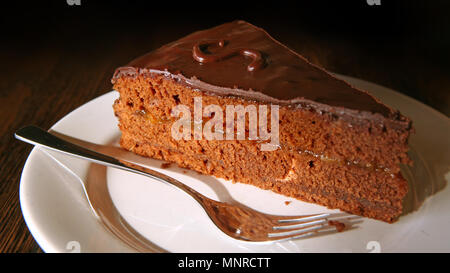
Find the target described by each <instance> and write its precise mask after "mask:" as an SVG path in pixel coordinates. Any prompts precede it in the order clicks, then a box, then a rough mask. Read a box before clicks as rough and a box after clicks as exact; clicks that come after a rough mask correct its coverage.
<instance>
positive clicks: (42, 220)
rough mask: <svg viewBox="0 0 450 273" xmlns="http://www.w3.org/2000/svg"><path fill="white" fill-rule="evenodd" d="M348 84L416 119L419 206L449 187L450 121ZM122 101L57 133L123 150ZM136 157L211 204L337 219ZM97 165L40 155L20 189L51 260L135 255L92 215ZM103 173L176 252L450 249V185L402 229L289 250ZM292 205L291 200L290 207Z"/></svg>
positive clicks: (189, 204)
mask: <svg viewBox="0 0 450 273" xmlns="http://www.w3.org/2000/svg"><path fill="white" fill-rule="evenodd" d="M340 77H342V78H343V79H345V80H347V81H348V82H350V83H351V84H353V85H354V86H356V87H359V88H362V89H365V90H368V91H369V92H371V93H372V94H374V95H375V96H377V97H378V98H380V99H381V100H382V101H383V102H385V103H386V104H388V105H391V106H393V107H394V108H397V109H399V110H400V111H401V112H402V113H403V114H404V115H406V116H409V117H410V118H411V119H412V120H413V121H414V126H415V128H416V134H415V135H413V136H412V137H411V141H410V144H411V147H412V149H413V150H412V156H413V157H414V159H415V160H416V162H417V164H416V167H414V168H412V169H411V168H410V169H407V170H405V173H406V175H407V176H408V177H409V178H410V180H412V183H414V184H415V186H414V188H415V189H416V191H415V192H414V194H412V195H411V200H412V201H414V200H413V199H414V198H417V199H423V196H426V195H429V194H430V192H433V191H436V188H440V187H441V186H442V185H445V183H446V181H447V182H448V181H450V172H449V170H450V151H449V149H450V121H449V119H448V118H447V117H446V116H444V115H443V114H441V113H439V112H437V111H435V110H433V109H432V108H430V107H428V106H426V105H424V104H421V103H419V102H417V101H415V100H413V99H411V98H409V97H406V96H404V95H402V94H399V93H397V92H395V91H392V90H389V89H387V88H384V87H381V86H378V85H375V84H372V83H368V82H365V81H362V80H358V79H353V78H349V77H343V76H340ZM117 96H118V94H117V93H116V92H114V91H113V92H110V93H107V94H105V95H103V96H101V97H99V98H97V99H95V100H92V101H90V102H88V103H86V104H85V105H83V106H81V107H80V108H78V109H76V110H75V111H73V112H72V113H70V114H68V115H67V116H66V117H64V118H63V119H61V120H60V121H59V122H58V123H57V124H55V125H54V126H53V127H52V130H54V131H56V132H59V133H62V134H65V135H69V136H73V137H75V138H77V139H80V140H84V141H88V142H91V143H94V144H110V145H117V144H115V143H117V140H118V138H119V136H120V132H119V130H118V128H117V120H116V118H115V116H114V114H113V111H112V104H113V102H114V100H115V99H116V98H117ZM18 145H19V144H18ZM128 159H129V160H132V161H135V162H137V163H140V164H145V165H148V166H151V167H153V168H155V169H157V170H159V171H160V172H163V173H166V174H169V175H172V176H174V177H175V178H177V179H179V180H181V181H183V182H184V183H186V184H188V185H189V186H191V187H193V188H195V189H196V190H198V191H199V192H200V193H203V194H205V195H207V196H209V197H211V198H221V197H223V196H224V195H230V196H231V197H232V198H234V199H236V200H239V201H240V202H242V203H244V204H246V205H248V206H250V207H252V208H255V209H257V210H260V211H263V212H267V213H272V214H283V215H299V214H311V213H317V212H326V211H329V210H327V209H326V208H324V207H321V206H318V205H314V204H309V203H305V202H301V201H298V200H294V199H292V198H288V197H285V196H281V195H278V194H275V193H272V192H269V191H264V190H260V189H258V188H256V187H253V186H249V185H244V184H239V183H237V184H233V183H230V182H228V181H223V180H221V179H216V178H214V177H209V176H203V175H198V174H196V173H194V172H192V171H185V170H184V171H183V170H182V169H179V168H176V167H171V168H168V169H163V168H160V164H161V162H159V161H156V160H152V159H146V158H141V157H139V156H132V157H131V158H128ZM93 166H94V164H91V163H88V162H86V161H82V160H79V159H74V158H71V157H68V156H65V155H61V154H58V153H54V152H46V151H44V150H41V149H37V148H34V149H33V150H32V152H31V153H30V155H29V157H28V160H27V162H26V164H25V167H24V169H23V173H22V177H21V182H20V204H21V208H22V212H23V215H24V218H25V221H26V223H27V225H28V228H29V229H30V231H31V233H32V235H33V237H34V238H35V239H36V241H37V242H38V243H39V245H40V246H41V248H42V249H43V250H44V251H45V252H69V251H81V252H133V249H132V248H130V247H128V246H127V245H126V244H125V243H123V242H122V241H120V240H119V239H118V238H117V237H115V236H114V235H113V234H111V233H110V232H109V231H107V230H106V229H105V228H104V227H103V226H102V224H101V223H100V221H98V219H97V218H96V217H95V216H94V214H93V213H92V211H91V209H90V207H89V204H88V202H87V200H86V198H85V196H84V193H83V188H82V187H81V186H80V184H79V181H80V180H85V179H92V178H89V177H90V172H91V171H92V168H93ZM95 168H98V167H95ZM101 168H103V178H102V179H106V180H107V185H108V189H109V193H110V196H111V199H112V200H113V202H114V205H115V206H116V208H117V209H118V211H119V212H120V213H121V214H122V216H123V217H124V218H125V219H126V221H127V222H128V223H129V224H130V225H131V226H132V227H134V229H135V230H137V231H139V232H140V233H141V234H142V235H143V236H144V237H146V238H147V239H149V240H150V241H151V242H153V243H154V244H156V245H157V246H159V247H161V248H162V249H164V250H167V251H170V252H371V251H381V252H400V251H401V252H435V251H437V252H448V251H450V232H448V231H449V230H450V217H449V211H450V188H449V187H444V188H443V190H440V191H439V192H437V194H434V195H433V196H432V197H429V198H428V199H427V200H426V201H425V203H424V204H423V205H422V206H421V207H420V209H419V210H417V211H414V212H411V213H408V214H406V215H404V216H402V217H401V218H400V219H399V221H398V222H396V223H394V224H386V223H383V222H380V221H375V220H371V219H365V220H364V222H363V223H362V224H361V225H360V226H359V228H357V229H354V230H350V231H347V232H342V233H337V234H333V235H326V236H322V237H315V238H310V239H305V240H296V241H289V242H283V243H248V242H242V241H238V240H234V239H231V238H229V237H227V236H226V235H224V234H223V233H222V232H221V231H219V230H218V229H217V228H216V227H215V226H214V225H213V224H212V222H211V221H210V220H209V218H208V217H207V216H206V214H205V213H204V211H203V210H202V209H201V207H200V206H198V204H197V203H196V202H195V201H194V200H192V199H191V197H189V196H187V195H186V194H184V193H183V192H181V191H179V190H177V189H175V188H173V187H170V186H168V185H165V184H162V183H160V182H156V181H152V180H151V179H148V178H144V177H140V176H139V175H135V174H130V173H127V172H123V171H120V170H116V169H112V168H106V167H101ZM97 179H98V178H97ZM285 201H292V202H291V203H290V204H289V205H286V204H285Z"/></svg>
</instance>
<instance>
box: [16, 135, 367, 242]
mask: <svg viewBox="0 0 450 273" xmlns="http://www.w3.org/2000/svg"><path fill="white" fill-rule="evenodd" d="M15 137H16V138H17V139H19V140H22V141H24V142H27V143H30V144H33V145H36V146H40V147H44V148H47V149H50V150H53V151H58V152H62V153H64V154H68V155H72V156H75V157H78V158H82V159H86V160H89V161H91V162H94V163H98V164H101V165H104V166H108V167H113V168H117V169H121V170H125V171H130V172H132V173H137V174H141V175H144V176H147V177H150V178H153V179H156V180H158V181H160V182H164V183H169V184H171V185H173V186H176V187H177V188H179V189H181V190H183V191H184V192H185V193H187V194H189V195H190V196H192V197H193V198H194V199H195V200H196V201H197V202H198V203H199V204H200V205H201V206H202V207H203V208H204V210H205V211H206V213H207V214H208V216H209V217H210V218H211V220H212V221H213V222H214V224H215V225H216V226H217V227H218V228H219V229H220V230H222V231H223V232H224V233H225V234H227V235H229V236H230V237H232V238H234V239H238V240H243V241H251V242H263V241H283V240H292V239H298V238H307V237H311V236H316V235H320V234H329V233H335V232H338V231H343V230H348V229H351V228H353V225H354V224H356V223H359V222H361V219H362V218H361V217H359V216H355V215H350V214H346V213H322V214H313V215H302V216H277V215H269V214H265V213H261V212H258V211H256V210H254V209H251V208H249V207H247V206H245V205H243V204H240V203H237V202H235V203H226V202H219V201H215V200H212V199H210V198H208V197H206V196H204V195H202V194H200V193H198V192H197V191H195V190H194V189H192V188H190V187H188V186H186V185H185V184H183V183H181V182H180V181H178V180H176V179H174V178H172V177H169V176H167V175H164V174H162V173H159V172H157V171H155V170H152V169H149V168H145V167H143V166H139V165H136V164H133V163H130V162H127V161H124V160H119V159H116V158H113V157H110V156H107V155H105V154H101V153H98V152H95V151H92V150H89V149H86V148H84V147H81V146H78V145H75V144H73V143H70V142H68V141H65V140H63V139H61V138H59V137H57V136H55V135H53V134H51V133H49V132H47V131H45V130H43V129H41V128H38V127H36V126H27V127H24V128H22V129H20V130H18V131H17V132H16V133H15ZM88 199H89V198H88ZM91 206H92V205H91ZM134 236H135V237H136V236H137V237H138V236H139V235H136V234H134Z"/></svg>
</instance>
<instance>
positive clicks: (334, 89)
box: [112, 21, 410, 129]
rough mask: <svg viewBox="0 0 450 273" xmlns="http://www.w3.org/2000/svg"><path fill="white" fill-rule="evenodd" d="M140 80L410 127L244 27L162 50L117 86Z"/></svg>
mask: <svg viewBox="0 0 450 273" xmlns="http://www.w3.org/2000/svg"><path fill="white" fill-rule="evenodd" d="M138 74H163V75H165V76H167V77H170V78H172V79H175V80H177V81H178V82H181V83H183V84H186V85H188V86H190V87H192V88H194V89H199V90H201V91H204V92H206V93H208V94H213V95H218V96H237V97H242V98H245V99H251V100H255V101H264V102H269V103H278V104H282V105H286V104H288V105H293V106H296V107H300V108H301V107H306V108H313V109H315V110H317V111H319V112H320V113H323V112H331V113H333V114H335V115H337V116H351V117H353V118H356V117H357V118H363V119H376V120H379V121H383V120H384V121H386V119H388V120H389V121H390V122H389V123H390V124H391V125H394V126H393V127H397V128H405V129H409V127H410V122H409V120H408V119H407V118H405V117H403V116H402V115H400V114H399V113H398V112H397V111H394V110H393V109H391V108H389V107H387V106H386V105H384V104H382V103H381V102H380V101H378V100H377V99H376V98H374V97H373V96H371V95H370V94H368V93H367V92H365V91H361V90H358V89H356V88H353V87H351V86H350V85H349V84H348V83H346V82H344V81H342V80H339V79H337V78H335V77H334V76H332V75H331V74H330V73H328V72H326V71H325V70H324V69H322V68H320V67H317V66H315V65H313V64H311V63H309V62H308V61H307V60H306V59H305V58H304V57H302V56H301V55H299V54H297V53H295V52H294V51H292V50H290V49H289V48H287V47H286V46H284V45H282V44H281V43H279V42H278V41H276V40H275V39H273V38H272V37H271V36H270V35H269V34H268V33H267V32H265V31H264V30H263V29H261V28H257V27H255V26H253V25H251V24H249V23H247V22H244V21H234V22H230V23H226V24H223V25H220V26H217V27H214V28H211V29H207V30H203V31H198V32H194V33H192V34H190V35H188V36H186V37H184V38H181V39H179V40H177V41H174V42H172V43H169V44H167V45H165V46H162V47H161V48H159V49H156V50H154V51H152V52H150V53H148V54H146V55H143V56H141V57H139V58H137V59H135V60H133V61H132V62H131V63H129V64H128V65H127V66H124V67H120V68H118V69H117V70H116V72H115V74H114V77H113V80H112V81H113V83H114V81H115V79H117V78H120V77H122V76H137V75H138ZM389 127H391V126H389Z"/></svg>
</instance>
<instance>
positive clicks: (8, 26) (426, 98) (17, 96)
mask: <svg viewBox="0 0 450 273" xmlns="http://www.w3.org/2000/svg"><path fill="white" fill-rule="evenodd" d="M80 2H81V5H79V6H77V5H73V6H70V5H68V4H67V1H66V0H59V1H16V3H14V4H11V3H8V4H5V3H2V4H1V6H0V30H1V33H0V136H1V146H0V154H1V156H0V252H39V251H41V250H40V248H39V246H38V245H37V244H36V243H35V242H34V240H33V238H32V237H31V235H30V234H29V232H28V230H27V228H26V225H25V223H24V221H23V219H22V215H21V212H20V205H19V199H18V185H19V179H20V173H21V170H22V167H23V164H24V162H25V159H26V157H27V155H28V152H29V151H30V150H31V147H30V146H28V145H26V144H24V143H19V142H18V141H16V140H15V139H14V138H13V133H14V131H15V130H17V129H18V128H20V127H21V126H24V125H27V124H35V125H38V126H41V127H43V128H45V129H48V128H49V127H51V126H52V125H53V124H54V123H55V122H56V121H58V120H59V119H61V118H62V117H63V116H65V115H66V114H68V113H69V112H70V111H72V110H74V109H75V108H76V107H78V106H80V105H82V104H84V103H85V102H87V101H89V100H91V99H93V98H95V97H97V96H99V95H101V94H103V93H106V92H108V91H110V90H111V89H112V85H111V84H110V78H111V76H112V74H113V72H114V69H115V68H116V67H118V66H121V65H124V64H126V63H127V62H129V61H130V60H131V59H133V58H135V57H137V56H139V55H141V54H143V53H146V52H148V51H150V50H152V49H155V48H157V47H159V46H161V45H163V44H165V43H167V42H170V41H172V40H175V39H178V38H180V37H182V36H184V35H186V34H189V33H190V32H193V31H196V30H200V29H204V28H209V27H213V26H215V25H218V24H221V23H224V22H228V21H232V20H235V19H243V20H247V21H249V22H250V23H252V24H255V25H257V26H260V27H262V28H264V29H266V30H267V31H268V32H269V33H270V34H271V35H272V36H273V37H275V38H276V39H278V40H280V41H281V42H283V43H285V44H287V45H288V46H289V47H291V48H292V49H294V50H295V51H297V52H299V53H300V54H302V55H304V56H305V57H307V58H308V59H309V60H310V61H311V62H313V63H315V64H318V65H321V66H323V67H325V68H326V69H328V70H330V71H332V72H336V73H340V74H344V75H349V76H353V77H357V78H361V79H364V80H368V81H372V82H375V83H378V84H381V85H384V86H387V87H389V88H392V89H394V90H397V91H399V92H402V93H404V94H406V95H408V96H411V97H413V98H415V99H417V100H419V101H421V102H423V103H425V104H427V105H429V106H431V107H433V108H435V109H437V110H438V111H440V112H442V113H444V114H445V115H447V116H450V68H449V65H450V52H449V49H450V19H449V18H450V16H449V14H450V1H444V0H442V1H439V0H437V1H414V0H409V1H406V0H405V1H394V0H381V1H380V2H381V5H379V6H377V5H374V6H370V5H368V4H367V1H366V0H340V1H339V0H331V1H323V0H316V1H312V0H311V1H296V3H295V4H293V3H290V2H285V1H271V2H270V3H265V2H264V1H258V2H245V1H240V2H238V1H209V2H201V1H185V2H184V3H179V2H177V1H175V2H173V1H158V2H156V1H125V0H123V1H93V0H80Z"/></svg>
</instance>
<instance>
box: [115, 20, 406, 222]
mask: <svg viewBox="0 0 450 273" xmlns="http://www.w3.org/2000/svg"><path fill="white" fill-rule="evenodd" d="M112 82H113V84H114V88H115V89H116V90H117V91H118V92H119V93H120V98H119V99H118V100H117V101H116V102H115V104H114V111H115V114H116V116H117V117H118V119H119V128H120V130H121V132H122V136H121V142H120V143H121V146H122V147H123V148H125V149H127V150H130V151H133V152H135V153H137V154H140V155H143V156H148V157H152V158H157V159H162V160H166V161H169V162H173V163H176V164H178V165H179V166H181V167H185V168H189V169H193V170H196V171H198V172H200V173H203V174H208V175H213V176H216V177H221V178H224V179H227V180H232V181H235V182H241V183H248V184H252V185H255V186H257V187H259V188H262V189H267V190H272V191H274V192H277V193H280V194H283V195H286V196H290V197H294V198H297V199H299V200H303V201H307V202H313V203H317V204H320V205H323V206H327V207H329V208H338V209H341V210H343V211H346V212H350V213H353V214H358V215H362V216H366V217H370V218H375V219H379V220H383V221H386V222H393V221H395V220H396V219H397V218H398V216H399V215H400V214H401V212H402V200H403V198H404V196H405V194H406V193H407V191H408V186H407V182H406V181H405V179H404V178H403V177H402V175H401V173H400V164H411V162H410V159H409V158H408V156H407V151H408V137H409V135H410V132H411V131H412V127H411V122H410V120H409V119H408V118H406V117H404V116H402V115H401V114H400V113H399V112H398V111H395V110H394V109H391V108H390V107H388V106H386V105H384V104H383V103H381V102H380V101H379V100H378V99H376V98H374V97H373V96H371V95H370V94H368V93H367V92H365V91H362V90H358V89H356V88H354V87H352V86H350V85H349V84H348V83H346V82H344V81H342V80H339V79H337V78H335V77H334V76H333V75H331V74H330V73H328V72H326V71H325V70H324V69H322V68H320V67H317V66H315V65H313V64H311V63H309V62H308V61H307V60H306V59H305V58H304V57H302V56H301V55H299V54H297V53H295V52H293V51H292V50H290V49H289V48H287V47H286V46H284V45H282V44H281V43H280V42H278V41H276V40H274V39H273V38H272V37H271V36H270V35H269V34H268V33H266V32H265V31H264V30H263V29H260V28H257V27H255V26H253V25H251V24H249V23H247V22H244V21H234V22H230V23H226V24H223V25H220V26H217V27H214V28H211V29H208V30H203V31H198V32H195V33H192V34H190V35H188V36H186V37H184V38H181V39H179V40H177V41H174V42H172V43H169V44H167V45H165V46H162V47H161V48H159V49H156V50H154V51H152V52H150V53H148V54H146V55H144V56H142V57H139V58H137V59H135V60H133V61H131V62H130V63H129V64H128V65H126V66H124V67H120V68H118V69H117V70H116V72H115V74H114V76H113V79H112ZM199 102H200V106H202V108H200V109H201V110H198V109H196V107H198V106H199ZM211 105H212V106H214V107H215V108H213V109H215V110H216V111H215V112H214V113H213V114H210V113H206V112H205V109H207V106H211ZM180 106H183V107H184V108H183V107H181V108H180ZM230 106H231V108H230ZM238 106H241V108H238ZM233 107H235V108H234V110H236V111H235V112H234V113H233V112H232V111H231V114H230V115H228V112H227V110H229V109H233ZM252 107H253V108H252ZM264 107H266V108H264ZM175 109H178V110H179V109H182V110H184V112H183V115H181V114H180V113H178V115H177V114H176V111H174V110H175ZM210 109H211V108H210ZM242 109H244V112H242V111H241V110H242ZM252 109H253V110H255V109H256V110H259V111H260V112H259V116H258V118H260V119H259V121H258V129H259V130H257V131H255V130H253V129H254V128H255V127H254V125H252V124H253V123H252V122H251V121H252V120H251V118H250V112H251V111H250V110H252ZM264 109H266V110H267V111H266V113H267V119H266V121H267V124H268V125H267V124H266V127H264V126H263V127H264V129H265V131H264V130H262V129H261V126H262V125H264V124H263V123H262V122H263V121H264V120H263V119H261V117H262V115H261V112H262V110H264ZM219 110H220V111H219ZM186 111H187V112H186ZM198 111H200V112H198ZM221 111H222V112H221ZM239 111H241V112H239ZM198 113H200V114H198ZM217 113H224V114H223V119H216V118H217V116H218V114H217ZM225 113H227V114H225ZM235 114H236V115H235ZM275 114H276V115H275ZM184 115H186V116H184ZM187 115H191V116H189V117H187ZM182 116H183V117H184V118H186V119H184V120H183V121H184V124H182V126H180V120H181V117H182ZM235 116H236V119H235V120H234V117H235ZM247 116H248V118H246V117H247ZM227 118H228V119H227ZM230 118H231V119H232V120H231V121H230ZM213 119H214V121H215V123H214V126H211V124H209V127H208V128H209V129H211V128H213V129H211V130H210V131H211V132H213V131H214V133H215V135H214V136H215V137H206V136H205V135H204V134H202V132H203V133H204V132H205V131H206V129H205V128H206V126H207V125H208V121H211V120H213ZM242 120H243V121H244V126H243V127H241V128H234V127H233V126H234V124H238V122H239V121H242ZM273 121H277V122H276V123H274V122H273ZM186 122H187V123H186ZM230 124H231V126H230ZM174 125H177V126H178V127H176V129H174ZM216 125H218V126H216ZM236 126H237V127H238V125H236ZM180 128H181V129H183V130H182V132H183V136H184V137H179V135H178V137H176V136H174V131H175V132H176V133H180V132H181V131H180V130H179V129H180ZM224 128H227V129H224ZM229 128H232V129H231V131H229V130H228V129H229ZM185 129H188V130H187V131H185ZM275 129H277V130H275ZM202 130H203V131H202ZM224 131H227V133H230V134H229V135H231V136H234V138H233V137H229V135H228V134H227V135H226V136H225V135H224V136H223V137H220V134H221V133H223V134H225V132H224ZM275 131H277V134H276V135H275V134H273V133H274V132H275ZM255 132H257V134H256V135H255ZM262 132H267V133H268V134H271V137H272V138H271V139H269V138H268V137H267V136H268V135H267V134H263V133H262ZM274 140H276V141H274ZM273 143H275V144H273ZM268 144H273V146H272V147H273V149H267V147H271V146H270V145H268ZM264 145H268V146H264ZM263 147H266V149H262V148H263Z"/></svg>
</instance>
